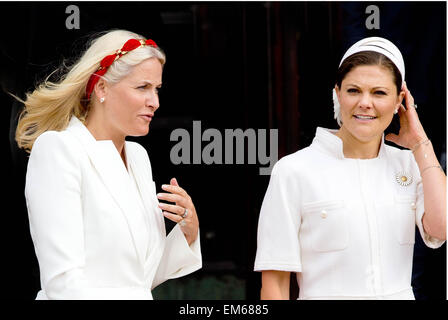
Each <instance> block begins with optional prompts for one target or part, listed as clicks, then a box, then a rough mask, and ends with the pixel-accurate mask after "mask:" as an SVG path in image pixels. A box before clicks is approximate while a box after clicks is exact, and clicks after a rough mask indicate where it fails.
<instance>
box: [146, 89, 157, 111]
mask: <svg viewBox="0 0 448 320" xmlns="http://www.w3.org/2000/svg"><path fill="white" fill-rule="evenodd" d="M145 105H146V107H149V108H151V109H152V111H153V112H154V111H156V110H157V109H159V107H160V104H159V96H158V94H157V92H151V93H150V94H148V96H147V97H146V100H145Z"/></svg>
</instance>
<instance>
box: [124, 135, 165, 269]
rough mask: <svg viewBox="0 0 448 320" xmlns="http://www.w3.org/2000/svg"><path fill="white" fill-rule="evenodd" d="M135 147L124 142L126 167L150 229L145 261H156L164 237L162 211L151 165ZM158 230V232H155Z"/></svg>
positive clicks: (161, 248) (160, 252)
mask: <svg viewBox="0 0 448 320" xmlns="http://www.w3.org/2000/svg"><path fill="white" fill-rule="evenodd" d="M138 151H139V150H137V147H136V146H135V145H132V142H131V143H130V142H126V155H127V161H128V166H129V167H130V170H131V171H132V173H133V174H134V177H135V180H136V182H137V187H138V189H139V191H140V195H141V199H142V201H143V205H144V207H145V213H146V215H147V218H148V222H149V224H150V227H151V229H150V230H151V232H150V235H149V237H150V241H149V242H150V243H149V246H148V251H149V252H148V255H147V256H146V260H147V261H148V260H149V261H158V259H160V257H157V256H161V255H162V253H163V243H164V242H163V239H164V238H165V236H166V232H165V223H164V220H163V219H164V218H163V215H162V211H161V210H160V208H159V207H158V204H159V200H158V199H157V196H156V187H155V184H154V181H153V180H152V172H151V164H150V163H149V161H144V160H145V157H147V155H139V154H138ZM156 230H158V231H159V232H156Z"/></svg>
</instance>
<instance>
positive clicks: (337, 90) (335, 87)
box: [334, 84, 341, 101]
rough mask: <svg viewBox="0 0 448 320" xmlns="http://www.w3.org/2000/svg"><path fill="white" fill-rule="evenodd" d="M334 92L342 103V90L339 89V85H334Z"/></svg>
mask: <svg viewBox="0 0 448 320" xmlns="http://www.w3.org/2000/svg"><path fill="white" fill-rule="evenodd" d="M334 91H335V92H336V95H337V96H338V100H339V101H341V97H340V95H341V90H340V89H339V87H338V85H337V84H335V85H334Z"/></svg>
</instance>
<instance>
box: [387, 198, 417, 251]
mask: <svg viewBox="0 0 448 320" xmlns="http://www.w3.org/2000/svg"><path fill="white" fill-rule="evenodd" d="M395 204H396V205H395V208H394V210H393V211H394V212H389V214H390V217H392V220H393V221H392V223H393V225H394V229H395V231H396V232H395V233H396V235H397V240H398V242H399V243H400V244H402V245H409V244H414V242H415V209H416V197H415V196H411V195H406V196H397V197H396V198H395Z"/></svg>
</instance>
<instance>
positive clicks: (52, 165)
mask: <svg viewBox="0 0 448 320" xmlns="http://www.w3.org/2000/svg"><path fill="white" fill-rule="evenodd" d="M124 148H125V153H126V158H127V163H128V168H127V169H128V170H126V167H125V165H124V163H123V161H122V159H121V157H120V155H119V153H118V151H117V149H116V148H115V146H114V144H113V142H112V141H111V140H102V141H97V140H96V139H95V138H94V137H93V136H92V135H91V134H90V132H89V131H88V129H87V128H86V127H85V126H84V124H82V123H81V121H79V120H78V119H77V118H76V117H72V119H71V121H70V123H69V126H68V127H67V129H65V130H63V131H60V132H56V131H47V132H45V133H43V134H42V135H40V136H39V137H38V138H37V139H36V141H35V143H34V146H33V149H32V152H31V155H30V158H29V162H28V170H27V174H26V185H25V196H26V202H27V207H28V216H29V222H30V231H31V237H32V239H33V243H34V248H35V252H36V256H37V259H38V262H39V267H40V278H41V287H42V290H41V291H39V293H38V295H37V298H36V299H146V300H149V299H152V295H151V289H152V288H154V287H156V286H157V285H158V284H160V283H162V282H163V281H165V280H167V279H172V278H177V277H181V276H184V275H186V274H189V273H191V272H194V271H196V270H198V269H200V268H201V266H202V258H201V250H200V240H199V235H198V238H197V240H196V241H195V242H194V243H192V244H191V246H189V245H188V243H187V241H186V239H185V236H184V234H183V233H182V231H181V230H180V228H179V226H178V225H176V227H174V229H173V230H172V231H171V232H170V234H169V235H168V236H166V232H165V223H164V218H163V215H162V212H161V210H160V209H159V208H158V199H157V197H156V189H155V185H154V181H153V180H152V171H151V164H150V161H149V158H148V154H147V153H146V150H145V149H144V148H143V147H142V146H140V145H139V144H138V143H135V142H129V141H126V143H125V147H124Z"/></svg>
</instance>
